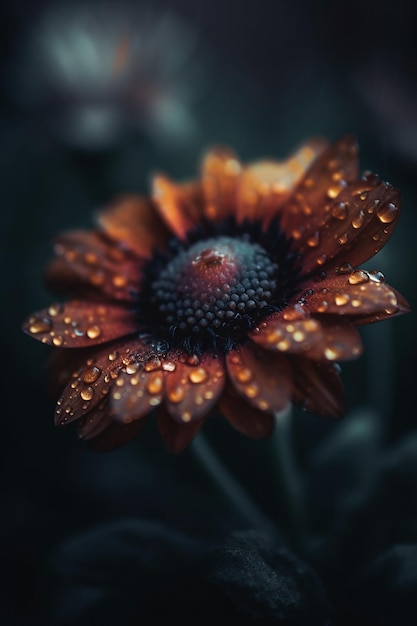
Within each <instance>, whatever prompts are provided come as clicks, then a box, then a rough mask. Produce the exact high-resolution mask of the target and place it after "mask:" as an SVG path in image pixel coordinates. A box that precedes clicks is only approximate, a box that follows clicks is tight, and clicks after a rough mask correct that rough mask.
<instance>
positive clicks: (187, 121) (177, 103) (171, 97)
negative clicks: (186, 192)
mask: <svg viewBox="0 0 417 626" xmlns="http://www.w3.org/2000/svg"><path fill="white" fill-rule="evenodd" d="M19 56H20V59H19V62H18V66H17V68H16V71H15V72H14V85H13V87H14V93H15V96H16V97H17V99H18V101H19V103H20V105H21V106H23V107H24V109H25V110H27V111H29V112H30V113H31V114H33V113H35V114H36V115H37V116H39V117H40V118H41V119H42V121H46V123H47V124H48V126H49V127H50V128H51V129H52V130H53V132H54V133H56V134H57V135H58V137H59V138H60V139H61V140H64V141H65V142H66V143H68V144H70V145H72V146H73V147H76V148H81V149H101V148H107V147H110V146H112V145H114V143H116V142H117V141H119V140H120V139H121V138H123V137H125V136H126V135H127V134H128V133H130V132H132V131H133V130H141V131H142V132H145V133H147V134H148V135H150V136H151V137H152V139H153V140H155V141H158V142H162V143H166V144H169V143H172V142H175V143H177V142H179V141H182V142H184V141H185V142H186V141H188V140H190V139H191V138H193V137H194V136H195V134H196V133H197V123H196V120H195V116H194V114H193V106H194V104H195V102H196V99H197V98H198V97H199V95H200V93H201V86H202V80H201V79H202V75H203V74H204V70H202V65H203V64H204V62H203V61H202V59H201V58H200V57H199V40H198V36H197V33H196V32H195V31H194V30H193V29H192V28H191V27H190V26H188V25H187V24H185V23H184V22H183V21H182V20H181V19H179V18H178V17H177V16H176V15H174V14H172V13H170V12H167V11H165V10H164V11H163V12H158V11H157V10H156V9H151V8H149V7H148V6H146V5H143V4H133V3H132V2H130V3H127V2H118V3H116V2H100V3H99V2H91V0H90V1H89V2H83V3H82V4H80V3H68V4H62V3H59V4H58V5H57V4H55V5H51V6H49V7H48V8H47V10H46V11H45V12H44V13H43V14H42V15H40V16H39V20H38V21H37V23H36V24H34V25H33V28H32V30H31V32H30V34H29V37H28V40H27V41H26V42H25V43H24V45H23V46H21V50H20V54H19Z"/></svg>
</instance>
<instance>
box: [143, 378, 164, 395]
mask: <svg viewBox="0 0 417 626" xmlns="http://www.w3.org/2000/svg"><path fill="white" fill-rule="evenodd" d="M162 383H163V378H162V376H160V375H157V376H152V377H151V378H150V379H149V381H148V383H147V385H146V389H147V390H148V392H149V393H151V394H152V395H155V394H157V393H161V391H162Z"/></svg>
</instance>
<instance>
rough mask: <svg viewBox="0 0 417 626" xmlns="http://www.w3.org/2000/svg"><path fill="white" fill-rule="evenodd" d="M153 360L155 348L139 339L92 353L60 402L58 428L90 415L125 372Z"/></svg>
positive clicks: (57, 419) (98, 349)
mask: <svg viewBox="0 0 417 626" xmlns="http://www.w3.org/2000/svg"><path fill="white" fill-rule="evenodd" d="M83 355H85V351H83ZM151 357H152V349H151V348H149V347H145V346H144V345H143V343H142V342H141V341H140V340H139V339H134V340H133V339H130V340H126V339H124V340H122V341H117V342H112V343H111V344H107V345H106V346H104V347H101V346H100V347H99V348H95V350H91V351H90V352H89V357H88V358H87V359H86V360H85V361H84V362H83V363H82V364H80V367H79V369H78V370H76V371H75V372H74V374H73V377H72V379H71V380H70V381H69V382H68V384H67V386H66V387H65V389H64V391H63V393H62V397H61V398H60V399H59V400H58V404H57V408H56V411H55V423H56V425H59V426H63V425H65V424H69V423H70V422H73V421H74V420H77V419H80V418H81V417H83V416H84V415H86V414H87V413H88V412H89V411H91V410H92V409H93V408H94V407H95V406H96V405H97V404H98V403H99V402H100V400H102V399H103V398H104V397H105V396H107V394H108V393H110V391H111V390H112V388H113V386H114V385H115V383H116V381H117V378H118V376H119V375H120V373H121V372H122V371H126V368H128V367H129V366H131V364H134V363H137V362H138V361H141V362H142V361H148V360H149V359H150V358H151Z"/></svg>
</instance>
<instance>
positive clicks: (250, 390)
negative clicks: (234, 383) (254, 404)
mask: <svg viewBox="0 0 417 626" xmlns="http://www.w3.org/2000/svg"><path fill="white" fill-rule="evenodd" d="M244 393H245V395H246V396H247V397H248V398H256V396H258V395H259V386H258V385H257V384H255V383H252V384H250V385H246V386H245V388H244Z"/></svg>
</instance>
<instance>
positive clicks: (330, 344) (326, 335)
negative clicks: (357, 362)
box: [304, 315, 363, 361]
mask: <svg viewBox="0 0 417 626" xmlns="http://www.w3.org/2000/svg"><path fill="white" fill-rule="evenodd" d="M319 323H320V327H321V331H322V339H321V341H320V342H318V343H316V344H315V345H314V346H312V347H311V348H310V349H309V350H307V351H306V352H305V353H304V356H306V357H307V358H309V359H313V360H318V361H322V360H327V361H346V360H350V359H355V358H357V357H358V356H360V355H361V354H362V350H363V345H362V339H361V336H360V334H359V332H358V331H357V329H356V327H355V325H354V324H353V323H352V322H351V321H350V320H348V319H346V318H345V317H342V316H337V317H336V316H335V315H333V316H332V315H329V316H324V315H322V316H320V320H319Z"/></svg>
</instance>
